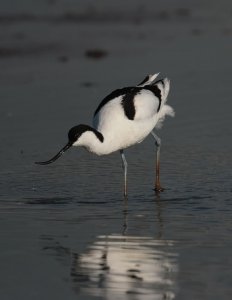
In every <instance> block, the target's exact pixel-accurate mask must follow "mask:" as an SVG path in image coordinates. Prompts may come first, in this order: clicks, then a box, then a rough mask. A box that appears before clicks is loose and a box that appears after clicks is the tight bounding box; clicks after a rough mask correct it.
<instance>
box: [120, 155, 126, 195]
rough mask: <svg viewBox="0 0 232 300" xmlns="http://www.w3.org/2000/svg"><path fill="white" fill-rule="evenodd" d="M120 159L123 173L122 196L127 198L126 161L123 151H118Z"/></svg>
mask: <svg viewBox="0 0 232 300" xmlns="http://www.w3.org/2000/svg"><path fill="white" fill-rule="evenodd" d="M120 154H121V158H122V168H123V171H124V196H125V197H126V196H127V161H126V157H125V154H124V152H123V150H120Z"/></svg>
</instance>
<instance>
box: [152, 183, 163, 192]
mask: <svg viewBox="0 0 232 300" xmlns="http://www.w3.org/2000/svg"><path fill="white" fill-rule="evenodd" d="M154 190H155V192H156V193H160V192H163V191H164V188H162V186H161V185H160V184H156V185H155V189H154Z"/></svg>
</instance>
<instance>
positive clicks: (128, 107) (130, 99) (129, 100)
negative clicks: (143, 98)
mask: <svg viewBox="0 0 232 300" xmlns="http://www.w3.org/2000/svg"><path fill="white" fill-rule="evenodd" d="M141 89H142V88H139V87H134V88H132V89H131V90H130V91H129V92H128V93H126V94H125V95H124V96H123V98H122V102H121V104H122V107H123V109H124V112H125V115H126V116H127V118H128V119H129V120H134V117H135V113H136V111H135V104H134V98H135V96H136V95H137V94H139V92H140V91H141Z"/></svg>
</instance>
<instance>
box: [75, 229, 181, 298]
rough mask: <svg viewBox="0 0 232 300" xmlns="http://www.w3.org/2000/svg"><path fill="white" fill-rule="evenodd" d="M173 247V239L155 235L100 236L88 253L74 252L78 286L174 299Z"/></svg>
mask: <svg viewBox="0 0 232 300" xmlns="http://www.w3.org/2000/svg"><path fill="white" fill-rule="evenodd" d="M172 247H173V242H172V241H167V240H166V241H162V240H155V239H153V238H151V237H138V236H123V235H108V236H98V237H97V238H96V241H95V242H94V244H93V245H92V246H91V247H90V248H89V249H88V251H87V252H86V253H83V254H81V255H79V256H78V255H75V254H73V260H72V268H71V278H72V280H73V283H74V288H75V290H76V292H77V293H84V294H91V295H95V296H100V297H104V298H105V299H111V300H114V299H125V297H126V298H127V297H129V298H130V299H145V300H147V299H153V300H154V299H173V298H174V297H175V289H176V287H175V278H176V274H177V255H176V254H175V253H173V252H172ZM126 295H127V296H126ZM120 296H121V297H124V298H120ZM141 297H142V298H141Z"/></svg>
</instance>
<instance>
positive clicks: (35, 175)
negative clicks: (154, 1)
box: [0, 0, 232, 300]
mask: <svg viewBox="0 0 232 300" xmlns="http://www.w3.org/2000/svg"><path fill="white" fill-rule="evenodd" d="M58 2H59V1H58ZM58 2H56V1H48V2H46V3H45V2H43V3H42V4H41V6H40V8H38V7H34V6H33V7H31V6H30V5H26V4H25V3H26V1H24V2H23V4H22V6H21V7H20V8H19V7H17V6H15V7H16V8H17V9H16V8H15V9H12V8H11V7H10V6H8V5H6V6H5V8H4V10H3V13H2V16H0V25H1V27H0V37H1V39H0V40H1V41H0V99H1V100H0V103H1V104H0V127H1V147H0V157H1V169H0V211H1V218H0V238H1V246H0V298H1V299H3V300H15V299H25V300H27V299H28V300H29V299H56V300H59V299H88V300H90V299H91V300H92V299H110V300H111V299H112V300H115V299H133V300H137V299H145V300H146V299H174V298H175V299H184V300H185V299H192V300H195V299H210V300H212V299H215V300H216V299H223V300H227V299H231V297H232V285H231V278H232V271H231V270H232V259H231V249H232V238H231V235H232V218H231V215H232V199H231V196H232V187H231V175H232V174H231V167H232V156H231V153H232V141H231V136H232V129H231V128H232V127H231V125H232V124H231V109H232V104H231V94H232V85H231V71H232V60H231V53H232V25H231V24H232V15H231V11H232V10H231V4H230V2H229V1H225V0H224V1H222V2H223V5H221V1H220V5H219V4H218V5H216V4H214V6H213V5H212V7H211V5H209V1H208V2H207V1H189V2H188V5H187V4H184V2H183V1H177V2H176V3H177V4H176V5H177V7H174V5H173V4H171V3H172V2H170V1H167V6H165V5H164V4H162V3H163V2H160V4H159V5H160V8H157V7H156V8H154V7H153V6H150V9H148V8H146V6H144V7H145V8H144V7H143V8H142V7H141V6H139V5H140V4H141V3H140V1H137V2H136V5H135V6H133V9H132V10H131V6H130V5H129V4H130V3H128V7H127V6H125V7H124V11H122V9H121V8H120V6H118V8H117V9H116V7H113V8H112V7H110V6H107V4H105V5H106V6H101V7H99V8H98V9H97V8H95V10H94V9H93V7H94V6H93V7H92V8H91V7H89V6H85V4H84V3H82V6H81V8H82V9H80V11H81V12H82V14H81V16H80V15H79V14H77V13H75V12H77V11H78V7H77V6H75V4H74V3H73V2H72V1H70V3H69V6H62V5H61V3H62V1H60V2H59V3H60V4H58ZM49 5H50V6H49ZM52 5H53V7H54V10H53V9H52ZM63 5H64V4H63ZM47 6H49V8H46V7H47ZM64 7H66V10H65V9H64ZM73 7H74V8H76V10H73ZM209 7H210V8H209ZM70 11H71V12H73V14H70ZM65 12H66V13H65ZM68 12H69V14H68ZM23 13H25V14H23ZM109 15H111V16H112V18H109ZM159 71H160V72H161V73H162V74H163V75H164V76H168V77H169V78H170V79H171V93H170V97H169V100H168V101H169V104H170V105H172V106H173V107H174V109H175V111H176V117H175V118H174V119H172V118H169V119H167V120H165V122H164V127H163V128H162V130H161V131H159V132H158V134H159V136H160V137H161V138H162V150H161V176H162V184H163V186H164V187H165V188H166V189H165V191H164V192H163V193H161V194H159V195H157V194H155V193H154V191H153V190H152V185H153V180H154V153H155V152H154V151H155V148H154V142H153V139H152V138H151V137H149V138H147V139H146V140H145V141H144V142H143V143H141V144H139V145H137V146H134V147H132V148H131V149H128V150H127V151H126V157H127V160H128V164H129V170H128V171H129V175H128V179H129V197H128V199H127V200H125V199H123V196H122V182H123V174H122V170H121V161H120V156H119V154H118V153H115V154H112V155H109V156H105V157H97V156H94V155H92V154H90V153H87V152H86V151H85V150H83V149H71V150H70V151H69V152H67V153H66V154H65V155H64V156H63V157H62V159H60V160H59V161H57V163H55V164H53V165H49V166H36V165H34V161H38V160H46V159H48V158H50V157H51V156H52V155H53V154H55V153H56V152H57V151H58V150H59V149H60V148H61V147H62V146H63V145H64V144H65V143H66V142H67V131H68V129H69V128H70V127H72V126H73V125H76V124H78V123H91V117H92V113H93V112H94V110H95V108H96V106H97V105H98V102H99V101H100V100H101V99H102V98H103V97H104V96H105V95H106V94H107V93H109V92H110V91H111V90H113V89H115V88H118V87H121V86H125V85H131V84H135V83H137V82H139V81H141V80H142V79H143V77H144V76H145V75H146V74H148V73H155V72H159Z"/></svg>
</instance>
